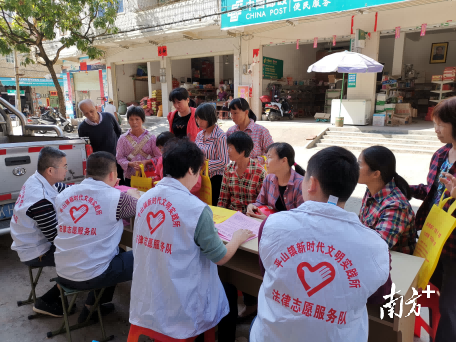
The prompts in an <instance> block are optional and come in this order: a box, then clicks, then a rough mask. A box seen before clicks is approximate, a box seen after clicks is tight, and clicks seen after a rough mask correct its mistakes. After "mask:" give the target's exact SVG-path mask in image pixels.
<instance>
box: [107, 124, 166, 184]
mask: <svg viewBox="0 0 456 342" xmlns="http://www.w3.org/2000/svg"><path fill="white" fill-rule="evenodd" d="M146 133H148V131H147V130H144V132H143V134H141V135H140V136H139V137H136V136H135V135H133V134H131V129H129V130H128V132H127V133H124V134H122V135H121V136H120V138H119V141H118V142H117V151H116V159H117V163H119V165H120V166H121V167H122V169H123V170H124V176H125V178H128V179H130V178H131V176H134V175H135V174H136V171H135V169H134V168H132V167H129V166H128V163H129V162H132V161H141V160H146V159H152V160H153V161H154V163H157V161H158V158H160V157H161V152H160V150H159V149H158V147H157V145H156V141H157V138H156V137H155V135H153V134H151V138H150V139H149V141H148V142H147V143H146V144H145V145H144V146H143V148H142V151H143V152H144V153H145V154H147V155H150V156H151V158H146V157H145V156H143V155H142V154H141V153H138V154H137V155H136V156H134V157H133V158H132V160H128V159H127V157H128V155H129V154H130V153H131V152H133V150H134V147H133V146H132V144H131V143H130V142H129V141H128V139H127V136H130V137H131V138H133V140H134V141H135V142H136V143H137V144H139V143H140V142H141V140H143V138H144V136H145V135H146ZM151 170H153V167H152V166H147V167H146V169H145V171H151Z"/></svg>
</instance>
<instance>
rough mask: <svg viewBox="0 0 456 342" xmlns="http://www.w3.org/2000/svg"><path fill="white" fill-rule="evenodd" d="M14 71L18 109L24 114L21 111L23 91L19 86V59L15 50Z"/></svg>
mask: <svg viewBox="0 0 456 342" xmlns="http://www.w3.org/2000/svg"><path fill="white" fill-rule="evenodd" d="M14 71H15V73H16V108H17V110H18V111H20V112H22V109H21V90H20V86H19V60H18V58H17V51H16V50H14Z"/></svg>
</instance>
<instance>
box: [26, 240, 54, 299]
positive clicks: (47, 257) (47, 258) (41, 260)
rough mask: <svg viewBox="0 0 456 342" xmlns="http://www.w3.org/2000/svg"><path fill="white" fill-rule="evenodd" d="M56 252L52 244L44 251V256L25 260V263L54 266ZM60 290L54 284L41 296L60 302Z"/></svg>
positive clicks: (28, 264)
mask: <svg viewBox="0 0 456 342" xmlns="http://www.w3.org/2000/svg"><path fill="white" fill-rule="evenodd" d="M54 252H55V246H54V245H52V246H51V248H50V249H49V250H48V251H47V252H46V253H44V254H43V255H42V256H40V257H38V258H35V259H32V260H29V261H25V262H24V264H25V265H27V266H31V267H54V266H55V262H54ZM59 297H60V290H59V288H58V287H57V285H54V286H53V287H52V288H51V289H50V290H48V292H46V293H45V294H44V295H42V296H41V297H40V298H41V299H42V300H43V301H45V302H48V303H51V302H60V299H59Z"/></svg>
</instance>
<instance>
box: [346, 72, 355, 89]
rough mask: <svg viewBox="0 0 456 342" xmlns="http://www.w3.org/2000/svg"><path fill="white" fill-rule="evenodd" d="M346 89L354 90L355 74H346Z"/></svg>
mask: <svg viewBox="0 0 456 342" xmlns="http://www.w3.org/2000/svg"><path fill="white" fill-rule="evenodd" d="M347 88H356V74H348V83H347Z"/></svg>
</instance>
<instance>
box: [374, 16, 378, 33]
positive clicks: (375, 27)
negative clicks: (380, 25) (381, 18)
mask: <svg viewBox="0 0 456 342" xmlns="http://www.w3.org/2000/svg"><path fill="white" fill-rule="evenodd" d="M377 19H378V12H375V25H374V32H377Z"/></svg>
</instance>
